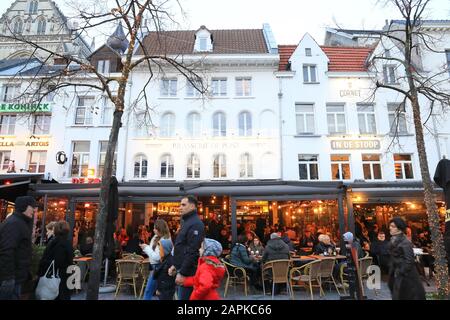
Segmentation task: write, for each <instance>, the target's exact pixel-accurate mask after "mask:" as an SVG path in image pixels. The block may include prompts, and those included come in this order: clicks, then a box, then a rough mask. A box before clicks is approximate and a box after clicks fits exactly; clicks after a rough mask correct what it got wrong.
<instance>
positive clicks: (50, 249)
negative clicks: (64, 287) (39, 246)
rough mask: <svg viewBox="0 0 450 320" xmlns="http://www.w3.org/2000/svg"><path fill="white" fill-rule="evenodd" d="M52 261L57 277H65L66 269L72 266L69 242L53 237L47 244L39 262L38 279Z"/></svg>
mask: <svg viewBox="0 0 450 320" xmlns="http://www.w3.org/2000/svg"><path fill="white" fill-rule="evenodd" d="M53 260H55V270H56V271H58V272H59V276H60V277H61V278H63V277H64V276H66V275H67V274H66V271H67V267H68V266H70V265H72V264H73V248H72V243H71V242H70V241H69V240H67V239H64V238H62V237H54V238H53V239H52V241H50V242H49V244H48V245H47V247H46V248H45V250H44V253H43V254H42V258H41V261H40V262H39V270H38V276H39V277H42V276H44V274H45V272H46V271H47V269H48V267H49V266H50V264H51V263H52V261H53Z"/></svg>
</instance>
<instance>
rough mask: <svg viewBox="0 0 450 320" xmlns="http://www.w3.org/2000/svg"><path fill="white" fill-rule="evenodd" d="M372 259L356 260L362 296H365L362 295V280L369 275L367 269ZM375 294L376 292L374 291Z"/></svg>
mask: <svg viewBox="0 0 450 320" xmlns="http://www.w3.org/2000/svg"><path fill="white" fill-rule="evenodd" d="M372 261H373V258H372V257H364V258H361V259H359V260H358V262H359V278H360V279H359V281H360V283H361V289H362V293H363V296H365V293H364V282H363V281H364V280H365V279H367V278H368V277H369V274H368V273H367V268H369V266H371V265H372ZM375 294H376V290H375Z"/></svg>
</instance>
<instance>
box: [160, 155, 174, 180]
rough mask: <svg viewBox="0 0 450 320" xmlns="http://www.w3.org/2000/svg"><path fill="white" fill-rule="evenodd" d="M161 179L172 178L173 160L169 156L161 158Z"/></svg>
mask: <svg viewBox="0 0 450 320" xmlns="http://www.w3.org/2000/svg"><path fill="white" fill-rule="evenodd" d="M161 178H173V159H172V156H171V155H170V154H165V155H163V156H162V157H161Z"/></svg>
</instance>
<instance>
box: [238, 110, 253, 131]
mask: <svg viewBox="0 0 450 320" xmlns="http://www.w3.org/2000/svg"><path fill="white" fill-rule="evenodd" d="M239 135H240V136H244V137H248V136H251V135H252V115H251V114H250V112H247V111H244V112H241V113H240V114H239Z"/></svg>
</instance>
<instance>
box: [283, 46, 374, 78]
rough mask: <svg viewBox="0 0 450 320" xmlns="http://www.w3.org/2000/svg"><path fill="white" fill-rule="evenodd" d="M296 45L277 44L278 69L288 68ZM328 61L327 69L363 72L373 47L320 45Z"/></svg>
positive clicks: (365, 69) (284, 69)
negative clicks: (278, 55)
mask: <svg viewBox="0 0 450 320" xmlns="http://www.w3.org/2000/svg"><path fill="white" fill-rule="evenodd" d="M296 48H297V46H296V45H279V46H278V52H279V54H280V64H279V66H278V70H279V71H286V70H288V69H287V68H288V63H289V59H290V57H291V56H292V54H293V53H294V51H295V49H296ZM320 48H321V49H322V50H323V52H325V54H326V55H327V57H328V59H329V60H330V62H329V63H328V71H335V72H336V71H337V72H345V71H347V72H363V71H367V66H366V61H367V58H368V57H369V55H370V53H371V52H372V51H373V49H374V48H366V47H328V46H320Z"/></svg>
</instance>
